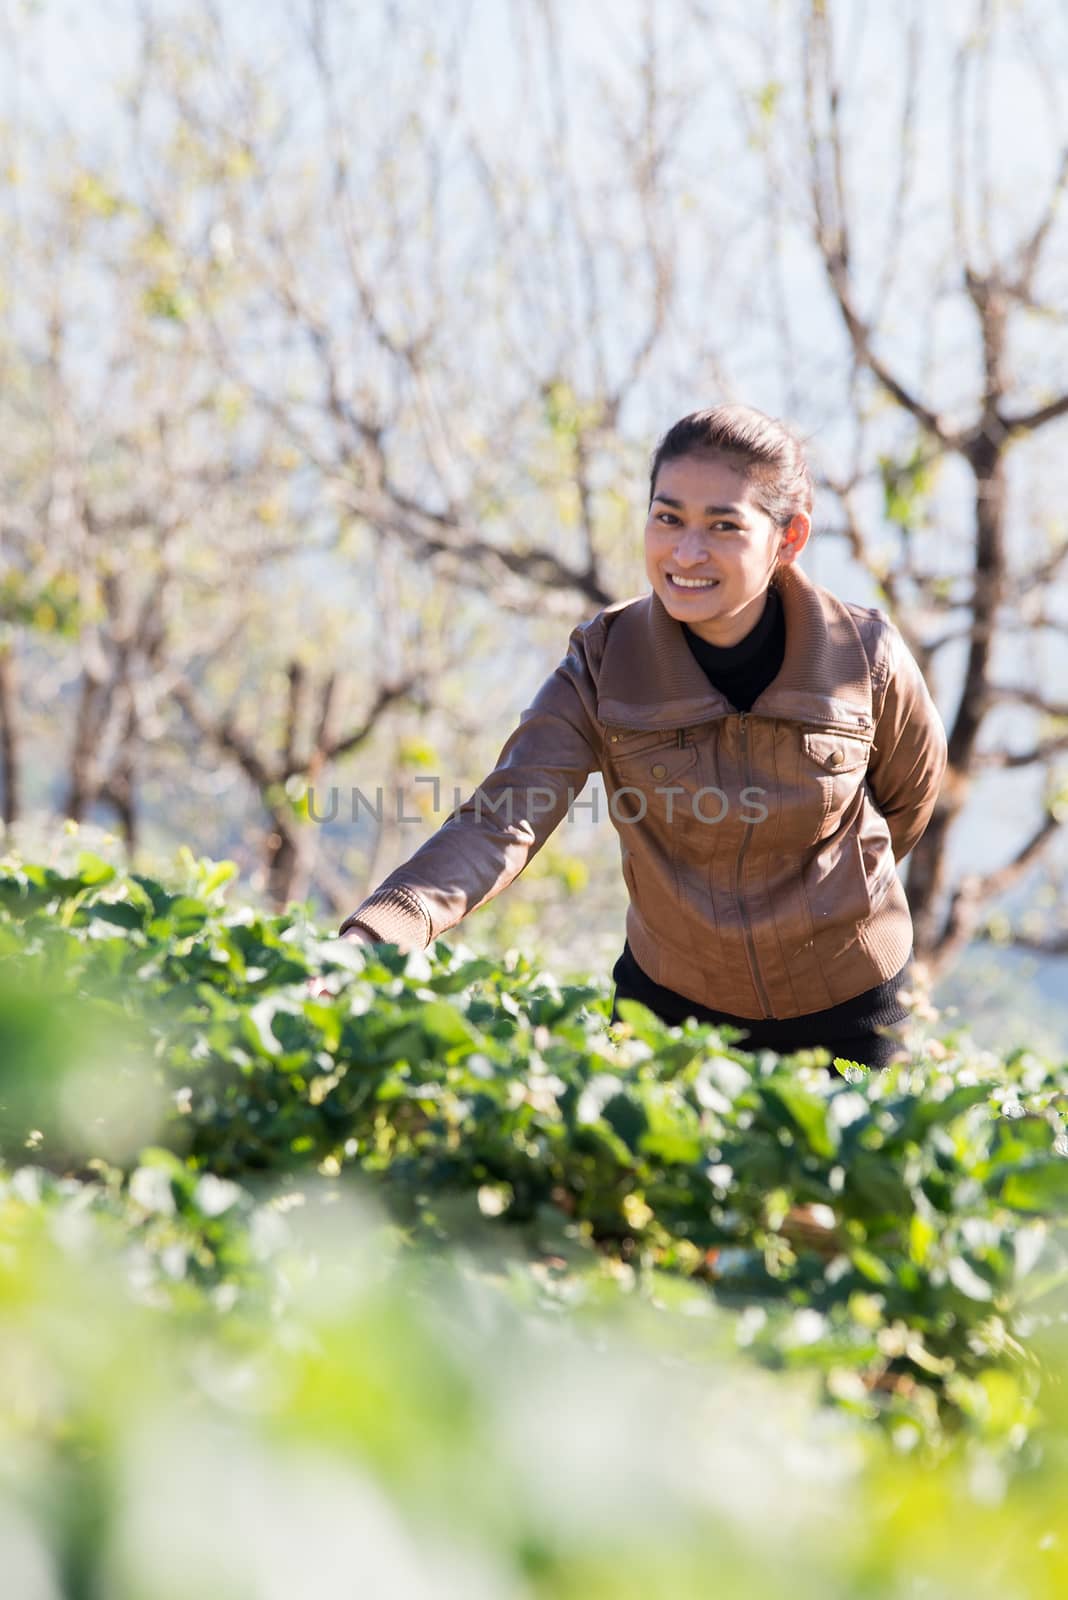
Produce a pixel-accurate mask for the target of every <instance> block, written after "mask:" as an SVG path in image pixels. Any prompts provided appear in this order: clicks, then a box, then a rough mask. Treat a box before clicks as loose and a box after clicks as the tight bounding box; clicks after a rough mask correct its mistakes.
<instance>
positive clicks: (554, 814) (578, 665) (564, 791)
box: [339, 625, 600, 950]
mask: <svg viewBox="0 0 1068 1600" xmlns="http://www.w3.org/2000/svg"><path fill="white" fill-rule="evenodd" d="M588 638H589V629H588V627H586V626H584V625H580V626H579V627H578V628H576V629H575V630H574V631H573V632H572V634H571V639H570V641H569V645H568V652H567V655H566V656H565V657H564V659H563V660H562V661H561V662H560V665H559V666H558V667H557V668H556V670H555V671H554V672H553V673H552V674H551V675H550V677H548V678H547V679H546V680H545V682H544V683H543V684H542V686H541V688H540V689H539V690H538V692H537V694H536V695H535V697H534V700H533V702H532V703H531V705H530V706H528V708H527V709H526V710H525V711H524V712H523V713H522V715H521V717H520V719H519V724H518V726H517V727H516V728H515V730H514V731H513V732H512V734H511V735H510V736H509V738H508V740H507V741H506V743H505V745H504V747H503V749H502V750H501V753H500V755H499V756H498V758H497V764H496V766H495V767H494V769H493V771H492V772H491V773H490V774H489V776H488V777H487V778H485V779H483V781H482V783H481V784H480V785H479V787H478V788H477V789H476V790H475V792H474V794H472V795H470V796H469V797H468V798H467V799H466V800H465V801H464V803H463V805H461V806H460V808H459V810H458V811H455V812H454V813H453V814H452V816H450V817H449V818H448V819H447V821H446V822H444V823H443V824H442V826H441V827H440V828H439V829H438V830H437V832H436V833H435V834H434V835H433V836H432V837H431V838H430V839H428V840H427V841H426V843H425V844H423V845H421V846H420V848H419V849H418V850H417V851H416V852H415V854H414V855H413V856H410V857H409V859H408V860H407V861H405V862H404V863H403V865H402V866H399V867H397V869H396V870H395V871H394V872H391V873H390V874H389V876H388V877H387V878H385V879H384V880H383V881H382V883H381V884H379V886H378V888H377V889H376V890H375V891H374V893H373V894H371V895H369V896H368V898H367V899H366V900H364V901H363V903H362V904H361V905H359V906H357V908H356V910H355V911H354V912H353V913H352V914H351V916H349V917H346V919H345V921H344V922H343V923H342V925H341V928H340V930H339V932H340V933H341V934H344V933H345V932H346V930H348V929H349V928H352V927H355V928H357V929H362V930H363V932H364V933H366V934H369V935H370V936H371V937H372V938H373V939H377V940H380V941H388V942H390V943H393V944H398V945H400V947H401V948H402V949H404V950H423V949H425V948H426V946H427V945H428V944H429V943H430V942H431V940H433V939H436V938H437V937H438V935H439V934H442V933H444V932H445V931H446V929H448V928H451V927H453V926H454V925H455V924H456V923H457V922H459V921H460V919H461V918H462V917H465V916H466V915H467V914H468V912H470V911H476V910H477V909H478V907H479V906H482V905H485V903H486V902H487V900H492V899H493V897H494V895H498V894H500V892H501V890H502V889H506V888H507V887H508V885H509V884H510V883H511V882H512V880H513V879H514V878H516V877H518V876H519V874H520V873H521V872H522V871H523V868H524V867H525V866H526V865H527V863H528V862H529V861H531V860H532V859H533V857H534V856H535V855H536V854H537V852H538V851H539V850H540V849H541V847H542V845H543V844H544V843H545V841H546V839H547V838H548V837H549V835H550V834H551V833H552V831H553V829H554V828H556V827H557V825H558V824H559V823H560V822H561V820H562V819H563V818H564V816H565V815H566V814H567V812H568V809H569V807H570V806H572V805H573V804H574V802H575V800H576V799H577V798H578V796H579V794H580V793H581V792H582V789H583V787H584V785H585V783H586V780H587V778H588V777H589V775H590V773H591V772H592V771H593V770H594V769H595V768H596V767H598V766H599V764H600V734H599V731H598V724H597V720H596V686H595V683H594V680H593V677H592V675H591V671H590V664H589V661H588V658H587V648H588Z"/></svg>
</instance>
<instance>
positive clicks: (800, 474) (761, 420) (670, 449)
mask: <svg viewBox="0 0 1068 1600" xmlns="http://www.w3.org/2000/svg"><path fill="white" fill-rule="evenodd" d="M703 453H709V454H714V455H721V456H726V457H728V458H729V460H730V464H731V465H732V466H734V467H736V468H737V470H738V471H739V472H743V473H745V475H746V477H747V478H749V480H750V481H751V483H752V485H753V498H754V500H755V501H756V503H757V505H758V506H759V507H760V509H761V510H762V511H763V512H765V513H766V515H767V516H769V517H770V518H771V520H772V522H774V523H775V524H776V525H777V526H778V527H785V526H786V524H787V523H788V522H789V521H790V519H791V517H793V516H796V514H797V512H799V511H807V512H808V513H809V515H810V516H811V514H812V477H811V474H810V473H809V470H808V463H807V462H806V461H805V452H804V447H803V445H802V443H801V440H800V439H799V438H798V437H797V435H796V434H795V433H794V432H793V430H792V429H790V428H788V427H787V426H786V424H785V423H783V422H780V421H778V419H777V418H775V417H769V416H765V414H764V412H763V411H757V410H755V409H754V408H753V407H752V406H742V405H724V406H711V407H710V408H709V409H708V410H707V411H691V412H690V415H689V416H688V417H682V418H680V420H679V421H678V422H676V423H674V424H673V426H672V427H670V428H669V429H668V431H667V432H666V433H665V434H664V436H663V438H662V439H661V440H660V443H659V444H658V445H657V447H656V449H655V450H654V451H653V456H652V464H651V467H650V471H649V504H650V505H652V503H653V494H654V493H655V491H656V476H657V473H658V472H659V471H660V468H661V467H662V465H663V464H664V462H665V461H672V460H675V459H676V458H677V457H679V456H692V455H701V454H703Z"/></svg>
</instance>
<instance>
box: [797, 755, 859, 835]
mask: <svg viewBox="0 0 1068 1600" xmlns="http://www.w3.org/2000/svg"><path fill="white" fill-rule="evenodd" d="M870 759H871V739H870V738H869V739H866V738H863V737H858V736H857V735H856V734H850V733H805V734H802V736H801V776H802V780H803V781H804V782H805V783H810V784H814V785H815V786H816V787H817V790H818V793H819V794H820V796H821V798H822V816H821V822H820V828H819V836H822V835H823V834H825V833H829V832H833V830H834V827H835V826H836V825H837V823H838V822H839V820H840V819H841V817H842V814H843V812H844V811H845V810H846V808H847V807H848V806H849V804H850V802H851V801H852V799H853V797H854V796H855V795H856V793H857V790H858V789H859V788H860V787H861V785H862V784H863V782H864V777H865V774H866V773H867V770H868V762H869V760H870Z"/></svg>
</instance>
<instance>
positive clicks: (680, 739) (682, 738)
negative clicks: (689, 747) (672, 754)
mask: <svg viewBox="0 0 1068 1600" xmlns="http://www.w3.org/2000/svg"><path fill="white" fill-rule="evenodd" d="M675 743H676V744H677V745H678V747H679V749H680V750H681V749H682V748H683V746H684V745H685V743H686V729H685V728H678V729H676V731H675Z"/></svg>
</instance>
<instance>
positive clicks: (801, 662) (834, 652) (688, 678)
mask: <svg viewBox="0 0 1068 1600" xmlns="http://www.w3.org/2000/svg"><path fill="white" fill-rule="evenodd" d="M772 582H773V583H774V584H775V585H776V587H777V588H778V591H779V594H780V596H781V597H782V605H783V618H784V622H785V627H786V650H785V655H784V657H783V663H782V666H781V667H780V669H779V671H778V673H777V674H776V676H775V677H774V678H773V679H772V681H771V683H769V684H768V686H767V688H766V689H764V690H763V692H762V693H761V694H759V695H758V696H757V698H756V700H754V702H753V706H752V714H753V715H754V716H759V717H782V718H785V719H786V720H787V721H791V722H804V723H817V724H820V725H828V724H830V725H834V726H838V727H844V728H847V729H848V728H852V729H855V730H856V731H857V732H858V733H862V732H863V733H870V732H871V731H872V728H873V726H874V724H873V721H872V698H871V673H870V670H869V667H868V657H867V652H866V651H865V649H864V645H863V642H862V640H861V637H860V633H859V630H858V628H857V625H856V622H855V621H854V619H853V616H852V614H851V612H850V610H849V608H848V606H847V605H846V604H845V603H844V602H843V601H842V600H839V598H838V597H837V595H834V594H832V593H831V591H830V590H829V589H825V588H823V587H822V585H820V584H816V583H813V581H812V579H811V578H809V577H808V575H807V574H806V573H805V572H803V571H802V569H801V568H800V567H799V566H798V565H797V563H796V562H792V563H791V564H790V565H789V566H784V567H779V568H778V569H777V571H776V573H775V576H774V578H773V579H772ZM613 610H615V608H613ZM734 711H735V707H733V706H732V705H731V704H730V702H729V701H728V700H727V698H726V697H725V696H724V695H723V694H721V693H720V691H719V690H718V689H714V688H713V687H712V684H711V683H710V682H709V680H708V678H707V677H706V676H705V674H704V672H703V671H702V670H701V667H700V666H699V665H698V663H697V661H695V660H694V657H693V655H692V653H691V651H690V647H689V645H688V644H687V643H686V637H685V634H684V633H683V631H682V624H681V622H677V621H676V620H675V618H674V617H672V616H671V615H670V614H669V612H668V611H667V609H666V608H665V606H664V603H663V601H662V600H661V599H660V597H659V595H657V594H656V592H655V591H653V592H651V593H649V594H647V595H643V596H641V597H640V598H639V599H637V600H631V601H625V602H623V603H622V605H621V606H620V607H619V608H618V610H615V615H614V616H613V618H612V623H611V627H610V628H609V629H608V636H607V639H606V642H605V649H604V655H603V658H602V661H601V670H600V673H599V675H598V684H597V715H598V717H599V718H600V720H601V722H603V723H609V724H611V723H616V724H618V725H620V726H621V727H626V728H679V727H686V726H687V725H688V724H690V723H695V722H707V721H711V720H712V719H713V718H715V717H722V716H727V715H730V714H731V713H732V712H734Z"/></svg>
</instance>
